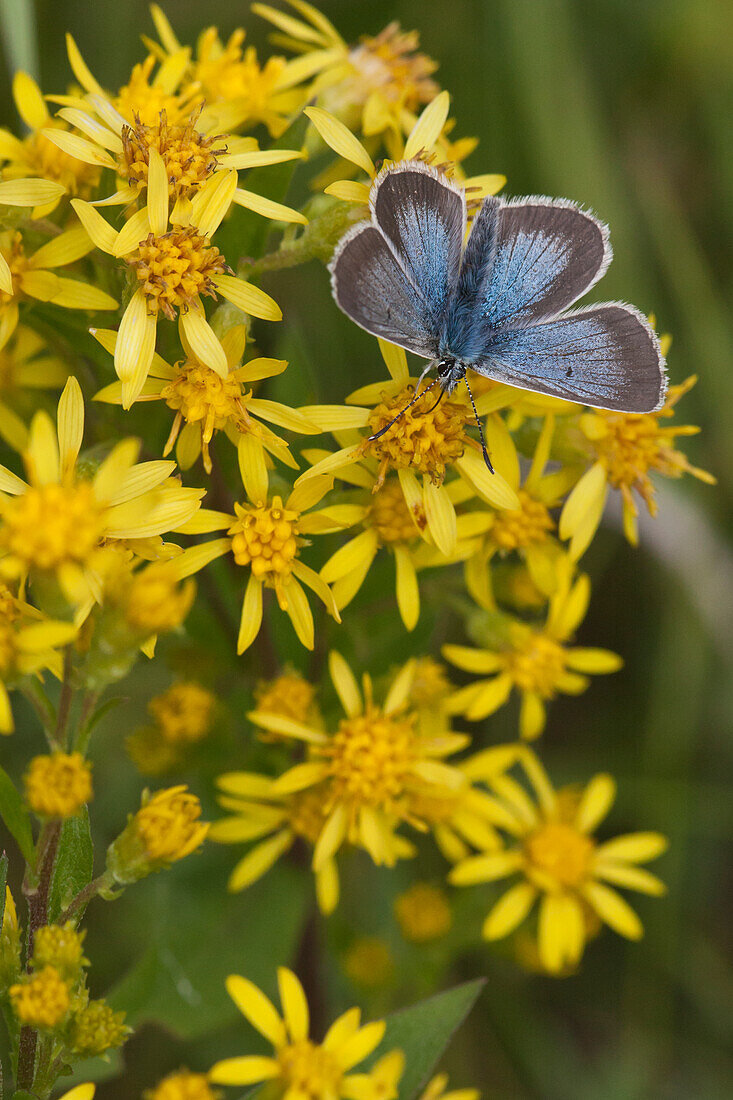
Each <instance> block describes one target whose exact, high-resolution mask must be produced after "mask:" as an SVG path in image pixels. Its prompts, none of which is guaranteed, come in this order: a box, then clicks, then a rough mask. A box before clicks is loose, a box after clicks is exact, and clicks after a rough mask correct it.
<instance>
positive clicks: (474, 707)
mask: <svg viewBox="0 0 733 1100" xmlns="http://www.w3.org/2000/svg"><path fill="white" fill-rule="evenodd" d="M512 687H513V684H512V679H511V676H508V675H507V674H506V673H501V675H499V676H497V677H496V679H495V680H485V681H484V682H483V684H482V685H481V690H480V691H479V692H477V693H476V696H475V698H474V699H473V700H472V701H471V703H470V704H469V706H468V707H467V708H466V711H465V715H466V718H468V719H469V720H470V721H471V722H480V721H481V719H482V718H486V717H488V715H489V714H493V713H494V711H497V710H498V709H499V707H502V706H503V705H504V703H506V701H507V699H508V698H509V695H510V694H511V690H512Z"/></svg>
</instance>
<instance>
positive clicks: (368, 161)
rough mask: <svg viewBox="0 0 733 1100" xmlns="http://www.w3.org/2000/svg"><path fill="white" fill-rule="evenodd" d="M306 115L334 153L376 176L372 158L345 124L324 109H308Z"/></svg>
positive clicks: (368, 173) (369, 174)
mask: <svg viewBox="0 0 733 1100" xmlns="http://www.w3.org/2000/svg"><path fill="white" fill-rule="evenodd" d="M304 114H306V115H307V116H308V118H309V119H310V120H311V122H312V123H313V125H314V126H315V128H316V130H317V131H318V133H319V134H320V135H321V137H322V138H323V140H324V141H325V143H326V145H328V146H330V147H331V149H333V151H334V153H337V154H338V156H340V157H343V158H344V160H348V161H350V162H351V163H352V164H355V165H356V166H357V167H358V168H362V169H363V170H364V171H365V172H366V174H367V175H368V176H372V177H373V176H374V174H375V168H374V163H373V161H372V158H371V157H370V156H369V154H368V153H367V151H366V149H365V148H364V146H363V145H362V144H361V142H360V141H359V139H358V138H356V137H355V136H354V134H352V132H351V130H349V129H348V128H347V127H346V126H345V125H344V124H343V122H340V121H339V120H338V119H337V118H334V116H333V115H331V114H329V113H328V111H324V110H323V108H322V107H306V108H305V111H304Z"/></svg>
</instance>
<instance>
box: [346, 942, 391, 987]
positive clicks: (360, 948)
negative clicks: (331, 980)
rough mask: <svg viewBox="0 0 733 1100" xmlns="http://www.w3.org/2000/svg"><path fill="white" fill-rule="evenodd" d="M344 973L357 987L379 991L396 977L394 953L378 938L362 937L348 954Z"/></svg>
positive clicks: (353, 944)
mask: <svg viewBox="0 0 733 1100" xmlns="http://www.w3.org/2000/svg"><path fill="white" fill-rule="evenodd" d="M344 972H345V973H346V975H347V977H349V978H350V979H351V981H352V982H353V983H354V984H355V985H360V986H363V987H364V988H365V989H378V988H379V987H380V986H384V985H387V983H388V982H389V981H390V980H391V979H392V977H393V975H394V960H393V959H392V953H391V951H390V949H389V947H388V946H387V944H386V943H385V942H384V940H381V939H380V938H379V937H378V936H362V937H361V939H358V940H355V941H354V943H352V945H351V947H350V948H349V950H348V951H347V952H346V954H345V956H344Z"/></svg>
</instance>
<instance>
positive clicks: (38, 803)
mask: <svg viewBox="0 0 733 1100" xmlns="http://www.w3.org/2000/svg"><path fill="white" fill-rule="evenodd" d="M24 784H25V797H26V801H27V803H28V805H29V806H30V808H31V809H32V810H33V813H34V814H37V815H38V817H63V818H66V817H75V816H76V814H78V813H79V812H80V810H81V809H82V808H83V806H85V805H86V803H87V802H89V801H90V799H91V797H92V770H91V766H90V764H88V763H87V761H86V760H84V758H83V756H82V755H81V753H78V752H72V753H65V752H54V753H51V755H50V756H34V757H33V759H32V760H31V762H30V764H29V765H28V771H27V772H26V774H25V778H24Z"/></svg>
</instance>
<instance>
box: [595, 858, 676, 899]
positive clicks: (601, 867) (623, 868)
mask: <svg viewBox="0 0 733 1100" xmlns="http://www.w3.org/2000/svg"><path fill="white" fill-rule="evenodd" d="M594 870H595V873H596V875H597V876H598V878H602V879H605V881H606V882H612V883H613V884H614V886H624V887H626V889H628V890H638V891H639V892H640V893H642V894H649V895H650V896H651V897H657V898H659V897H662V895H663V894H666V892H667V887H666V886H665V885H664V883H663V882H662V881H661V879H658V878H657V876H656V875H652V874H650V873H649V871H645V870H644V869H643V868H642V867H629V865H628V864H626V863H612V862H610V861H609V862H606V861H605V860H600V859H597V860H596V862H595V865H594Z"/></svg>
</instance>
